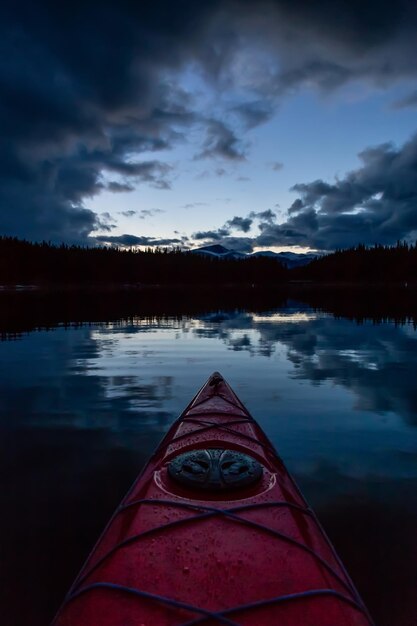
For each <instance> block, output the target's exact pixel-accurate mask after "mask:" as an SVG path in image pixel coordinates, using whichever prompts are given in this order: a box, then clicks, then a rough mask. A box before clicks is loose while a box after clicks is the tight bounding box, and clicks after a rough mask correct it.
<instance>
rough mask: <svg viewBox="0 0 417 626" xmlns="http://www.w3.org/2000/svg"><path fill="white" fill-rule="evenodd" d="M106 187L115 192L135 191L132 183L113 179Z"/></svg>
mask: <svg viewBox="0 0 417 626" xmlns="http://www.w3.org/2000/svg"><path fill="white" fill-rule="evenodd" d="M106 189H108V190H109V191H112V192H113V193H124V192H129V191H134V189H135V187H134V186H133V185H130V184H129V183H118V182H116V181H111V182H110V183H108V185H107V187H106Z"/></svg>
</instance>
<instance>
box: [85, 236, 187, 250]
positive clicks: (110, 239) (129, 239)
mask: <svg viewBox="0 0 417 626" xmlns="http://www.w3.org/2000/svg"><path fill="white" fill-rule="evenodd" d="M94 239H95V240H96V241H97V242H99V243H108V244H110V245H113V246H122V247H131V246H147V247H158V246H178V245H182V244H183V243H185V240H186V238H184V237H182V238H181V239H177V238H172V239H169V238H166V239H163V238H161V239H157V238H155V237H137V236H136V235H128V234H125V235H119V236H107V235H98V236H97V237H95V238H94Z"/></svg>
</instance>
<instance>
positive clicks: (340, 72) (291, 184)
mask: <svg viewBox="0 0 417 626" xmlns="http://www.w3.org/2000/svg"><path fill="white" fill-rule="evenodd" d="M0 31H1V32H0V47H1V57H0V124H1V126H2V128H1V137H0V234H3V235H16V236H19V237H25V238H27V239H31V240H43V239H46V240H51V241H55V242H61V241H64V242H69V243H90V244H92V245H95V244H97V242H100V243H101V242H109V243H117V244H126V245H157V244H164V245H169V244H171V243H173V244H180V245H184V246H188V247H193V246H195V245H202V244H203V243H208V242H210V243H211V242H217V243H223V244H225V245H227V246H228V247H231V248H235V249H240V250H244V251H250V250H253V249H260V248H270V249H283V248H293V247H294V246H297V248H294V249H302V250H303V249H308V248H310V249H320V250H332V249H334V248H336V247H343V246H350V245H353V244H357V243H360V242H363V243H369V244H372V243H376V242H381V243H395V242H396V241H397V240H398V239H402V240H411V241H415V240H416V238H417V4H416V2H415V1H414V0H413V1H411V0H397V1H396V2H386V3H384V2H380V0H378V1H374V0H318V1H317V2H312V1H311V0H299V1H298V0H270V1H267V2H261V1H257V2H254V1H252V2H251V1H249V0H247V1H245V0H212V1H206V2H204V1H202V0H201V1H200V0H199V1H197V0H181V1H175V0H170V1H168V0H167V1H165V2H164V1H158V0H154V1H153V2H127V1H125V0H118V1H117V2H106V1H104V2H95V1H94V0H90V1H89V2H78V1H75V2H71V3H70V2H62V3H60V2H47V1H43V0H39V1H37V2H28V3H24V2H20V1H19V0H16V1H15V2H13V3H11V2H10V3H9V2H5V3H2V6H1V8H0Z"/></svg>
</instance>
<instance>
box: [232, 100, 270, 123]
mask: <svg viewBox="0 0 417 626" xmlns="http://www.w3.org/2000/svg"><path fill="white" fill-rule="evenodd" d="M232 111H233V112H234V113H236V114H237V115H238V116H239V117H240V118H241V120H242V121H243V123H244V125H245V126H246V128H248V129H251V128H255V127H256V126H259V125H260V124H264V123H265V122H268V121H269V120H270V119H271V118H272V116H273V114H274V108H273V106H272V105H271V104H270V103H268V102H266V101H263V100H255V101H252V102H244V103H242V104H238V105H236V106H235V107H233V109H232Z"/></svg>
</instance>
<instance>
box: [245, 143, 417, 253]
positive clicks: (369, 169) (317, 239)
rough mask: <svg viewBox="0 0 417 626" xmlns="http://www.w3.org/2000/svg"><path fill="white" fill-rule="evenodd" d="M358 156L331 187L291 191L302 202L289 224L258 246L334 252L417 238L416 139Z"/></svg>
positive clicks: (270, 231)
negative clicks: (354, 164)
mask: <svg viewBox="0 0 417 626" xmlns="http://www.w3.org/2000/svg"><path fill="white" fill-rule="evenodd" d="M359 156H360V158H361V160H362V167H360V168H359V169H357V170H354V171H352V172H349V173H348V174H346V176H345V177H344V178H342V179H340V180H336V182H335V183H332V184H329V183H327V182H325V181H322V180H316V181H313V182H311V183H307V184H305V183H300V184H297V185H295V186H294V187H293V190H294V191H296V192H297V193H298V194H299V195H300V196H301V198H298V199H297V200H296V201H295V202H294V203H293V204H292V206H291V207H290V209H289V211H288V213H289V218H288V220H287V221H286V222H284V223H283V224H273V225H271V226H270V227H269V228H265V229H264V230H263V231H262V233H261V235H259V237H257V240H256V242H257V245H262V246H269V245H294V244H298V245H304V246H310V247H312V248H316V249H322V250H333V249H335V248H342V247H347V246H352V245H356V244H358V243H365V244H374V243H382V244H392V243H395V242H396V241H397V240H399V239H400V240H402V239H409V238H410V239H412V238H416V237H417V210H416V208H417V136H415V137H413V138H412V139H411V140H410V141H408V142H407V143H405V144H404V145H403V146H401V147H400V148H397V147H395V146H393V145H392V144H382V145H380V146H376V147H374V148H367V149H366V150H364V151H363V152H362V153H361V154H360V155H359Z"/></svg>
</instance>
